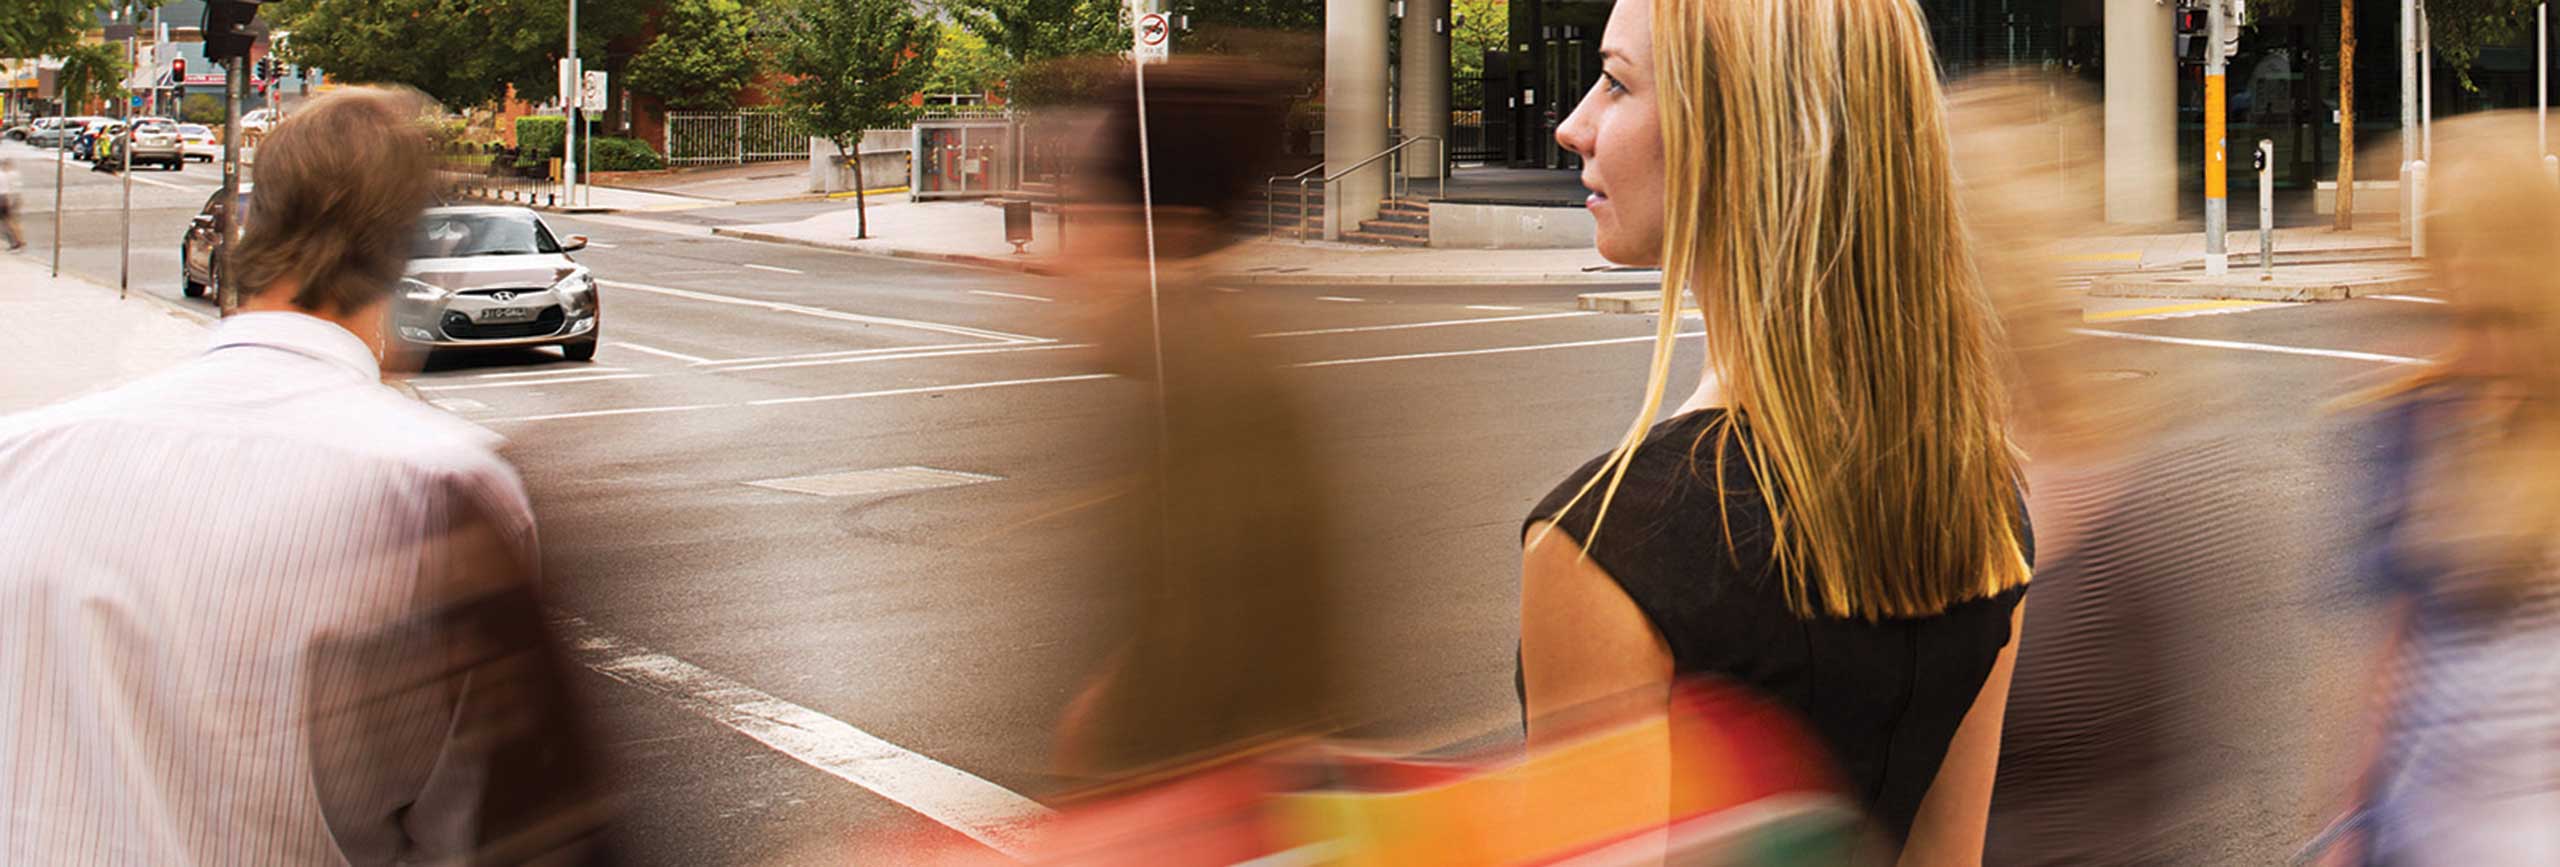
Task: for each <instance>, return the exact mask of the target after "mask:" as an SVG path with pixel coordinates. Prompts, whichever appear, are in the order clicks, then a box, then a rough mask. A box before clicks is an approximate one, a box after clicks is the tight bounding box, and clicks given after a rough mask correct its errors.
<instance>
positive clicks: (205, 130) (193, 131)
mask: <svg viewBox="0 0 2560 867" xmlns="http://www.w3.org/2000/svg"><path fill="white" fill-rule="evenodd" d="M178 131H179V132H182V133H186V134H188V135H212V134H213V128H212V127H209V126H205V125H203V124H194V123H191V124H186V125H183V126H180V127H178Z"/></svg>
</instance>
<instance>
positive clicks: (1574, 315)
mask: <svg viewBox="0 0 2560 867" xmlns="http://www.w3.org/2000/svg"><path fill="white" fill-rule="evenodd" d="M1514 309H1517V308H1514ZM1598 315H1600V314H1599V313H1598V312H1597V311H1591V310H1575V311H1571V312H1566V313H1532V314H1529V315H1527V316H1486V317H1482V318H1478V319H1449V320H1444V321H1440V322H1407V323H1404V324H1401V325H1364V326H1360V327H1357V328H1318V329H1314V330H1311V331H1280V332H1274V333H1271V334H1256V335H1254V336H1255V337H1314V336H1316V335H1319V334H1359V333H1363V332H1369V331H1407V330H1411V329H1415V328H1446V327H1448V326H1451V325H1491V324H1494V323H1497V322H1534V321H1537V320H1541V319H1578V318H1581V317H1584V316H1598Z"/></svg>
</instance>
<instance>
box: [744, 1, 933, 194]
mask: <svg viewBox="0 0 2560 867" xmlns="http://www.w3.org/2000/svg"><path fill="white" fill-rule="evenodd" d="M781 17H782V18H783V19H784V21H785V23H786V26H785V27H783V28H782V33H783V36H782V42H781V44H780V45H779V46H778V48H779V51H778V52H777V54H778V56H777V58H776V59H777V67H778V69H779V70H780V71H781V72H782V74H784V75H786V76H789V77H790V83H789V84H786V85H784V87H783V90H782V99H783V105H784V107H785V110H787V111H789V112H790V113H791V114H792V116H794V117H796V118H798V119H799V120H800V121H801V122H803V123H805V124H807V125H808V127H809V130H810V131H811V132H814V133H816V134H818V135H819V136H822V137H824V138H826V139H827V140H828V141H830V142H834V143H835V146H836V155H837V156H838V157H845V158H850V159H852V161H853V187H854V198H853V201H854V212H855V218H854V219H855V225H856V228H855V231H854V237H855V238H856V239H857V240H859V239H867V238H869V237H871V210H870V207H871V206H870V203H869V201H868V200H867V198H866V196H865V195H864V193H863V189H864V188H865V187H866V186H868V184H867V183H866V182H865V181H864V179H863V177H862V159H861V157H860V156H859V154H858V153H857V149H858V148H859V147H860V146H861V142H862V133H863V131H865V130H871V129H884V128H895V127H903V126H906V125H908V124H909V123H912V122H914V120H915V118H916V115H918V114H920V113H921V112H922V109H921V108H920V107H919V106H917V105H916V104H915V103H914V102H913V100H914V98H915V96H916V94H918V93H920V92H922V91H923V90H924V85H925V82H926V81H927V80H929V79H930V78H931V77H932V76H933V72H934V65H935V64H934V58H935V54H936V52H937V50H938V49H939V47H940V45H939V39H940V37H941V36H942V30H941V28H940V27H939V26H938V25H937V23H936V22H935V21H934V20H933V19H931V18H929V17H927V16H925V15H923V14H920V13H918V12H917V11H916V8H915V7H914V6H913V5H912V4H911V3H909V0H785V5H784V6H783V8H782V10H781Z"/></svg>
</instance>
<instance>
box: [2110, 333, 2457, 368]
mask: <svg viewBox="0 0 2560 867" xmlns="http://www.w3.org/2000/svg"><path fill="white" fill-rule="evenodd" d="M2073 330H2074V331H2075V332H2077V333H2080V334H2086V335H2089V336H2091V337H2112V338H2115V339H2117V340H2135V341H2141V342H2143V343H2165V344H2169V345H2171V346H2200V347H2204V348H2207V349H2237V350H2241V351H2244V352H2271V353H2276V354H2279V355H2309V356H2316V357H2320V358H2343V359H2347V360H2349V361H2372V362H2379V363H2382V364H2426V363H2428V362H2427V360H2426V359H2423V358H2410V357H2408V356H2405V355H2383V354H2381V353H2375V352H2351V351H2348V350H2344V349H2312V348H2309V347H2302V346H2279V345H2276V344H2273V343H2243V342H2240V341H2237V340H2202V339H2198V338H2193V337H2163V336H2161V335H2157V334H2132V333H2128V332H2123V331H2099V330H2097V329H2093V328H2078V329H2073Z"/></svg>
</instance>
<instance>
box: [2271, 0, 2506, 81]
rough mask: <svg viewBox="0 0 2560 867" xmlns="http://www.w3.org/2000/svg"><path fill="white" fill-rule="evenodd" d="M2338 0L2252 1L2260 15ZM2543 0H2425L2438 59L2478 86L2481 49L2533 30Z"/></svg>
mask: <svg viewBox="0 0 2560 867" xmlns="http://www.w3.org/2000/svg"><path fill="white" fill-rule="evenodd" d="M2336 2H2337V0H2257V2H2255V3H2252V4H2250V5H2251V6H2252V7H2253V11H2255V12H2258V13H2260V14H2259V16H2258V17H2260V18H2262V19H2263V18H2269V17H2274V16H2281V15H2289V14H2292V13H2293V12H2294V10H2297V9H2316V8H2321V7H2324V6H2332V5H2335V4H2336ZM2539 2H2540V0H2425V4H2426V8H2427V29H2428V31H2429V33H2430V35H2431V41H2433V42H2434V44H2435V51H2436V57H2437V59H2439V60H2441V61H2443V62H2444V65H2445V68H2446V69H2450V70H2452V71H2453V74H2454V75H2455V77H2456V80H2458V81H2460V82H2462V86H2463V88H2464V89H2466V90H2469V89H2476V88H2474V87H2473V85H2472V83H2471V67H2472V65H2473V64H2476V63H2478V62H2479V61H2480V51H2481V49H2484V48H2492V47H2496V46H2500V45H2505V44H2508V43H2511V42H2514V41H2516V40H2517V39H2520V38H2523V37H2525V36H2527V35H2529V34H2531V33H2533V22H2534V14H2533V12H2534V6H2536V5H2537V4H2538V3H2539Z"/></svg>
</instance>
